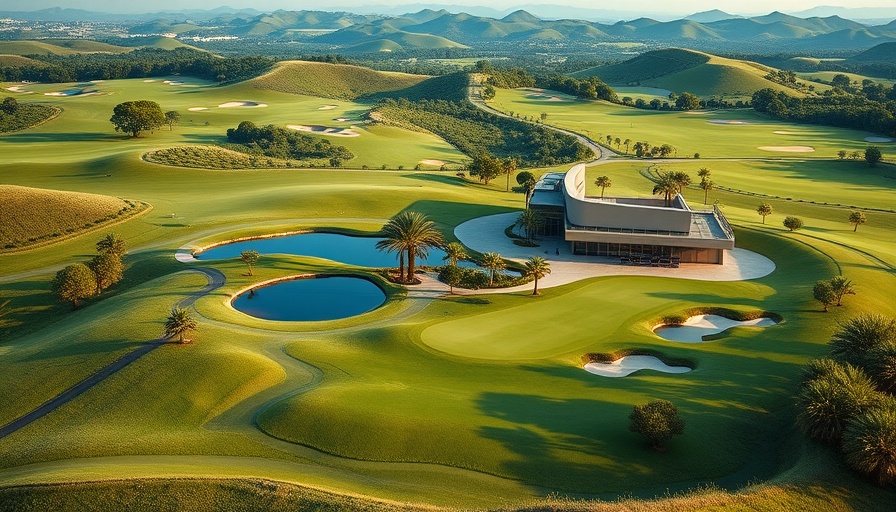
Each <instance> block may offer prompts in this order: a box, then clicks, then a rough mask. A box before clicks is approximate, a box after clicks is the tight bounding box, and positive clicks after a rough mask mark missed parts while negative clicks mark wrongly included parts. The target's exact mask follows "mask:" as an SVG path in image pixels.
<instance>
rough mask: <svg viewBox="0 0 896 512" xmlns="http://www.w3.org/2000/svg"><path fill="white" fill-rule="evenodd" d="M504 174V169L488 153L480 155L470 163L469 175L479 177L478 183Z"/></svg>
mask: <svg viewBox="0 0 896 512" xmlns="http://www.w3.org/2000/svg"><path fill="white" fill-rule="evenodd" d="M502 172H504V167H503V165H502V163H501V161H500V160H498V159H497V158H495V157H493V156H492V155H490V154H488V153H480V154H479V155H477V156H476V157H475V158H473V161H472V162H471V163H470V175H471V176H477V177H479V181H482V182H485V184H486V185H488V182H490V181H491V180H493V179H495V178H497V177H498V176H500V175H501V173H502Z"/></svg>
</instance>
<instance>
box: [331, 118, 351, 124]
mask: <svg viewBox="0 0 896 512" xmlns="http://www.w3.org/2000/svg"><path fill="white" fill-rule="evenodd" d="M333 121H339V122H340V123H345V122H347V121H351V119H349V118H347V117H337V118H336V119H333Z"/></svg>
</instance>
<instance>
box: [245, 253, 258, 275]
mask: <svg viewBox="0 0 896 512" xmlns="http://www.w3.org/2000/svg"><path fill="white" fill-rule="evenodd" d="M260 258H261V255H260V254H258V251H253V250H248V251H243V252H241V253H240V261H242V262H243V263H245V264H246V266H247V267H249V275H250V276H251V275H252V267H254V266H255V265H256V264H257V263H258V260H259V259H260Z"/></svg>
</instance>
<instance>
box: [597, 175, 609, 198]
mask: <svg viewBox="0 0 896 512" xmlns="http://www.w3.org/2000/svg"><path fill="white" fill-rule="evenodd" d="M594 184H595V185H597V186H598V187H600V198H601V199H603V198H604V189H606V188H608V187H612V186H613V182H612V181H610V177H609V176H598V177H597V179H596V180H594Z"/></svg>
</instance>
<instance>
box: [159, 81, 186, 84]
mask: <svg viewBox="0 0 896 512" xmlns="http://www.w3.org/2000/svg"><path fill="white" fill-rule="evenodd" d="M162 83H163V84H167V85H186V82H178V81H177V80H164V81H163V82H162Z"/></svg>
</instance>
